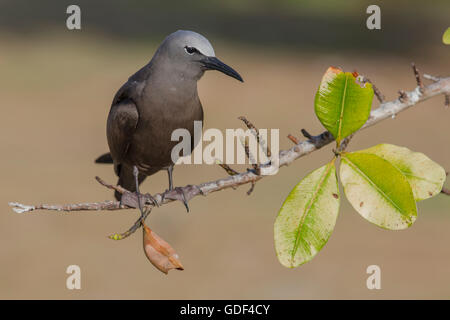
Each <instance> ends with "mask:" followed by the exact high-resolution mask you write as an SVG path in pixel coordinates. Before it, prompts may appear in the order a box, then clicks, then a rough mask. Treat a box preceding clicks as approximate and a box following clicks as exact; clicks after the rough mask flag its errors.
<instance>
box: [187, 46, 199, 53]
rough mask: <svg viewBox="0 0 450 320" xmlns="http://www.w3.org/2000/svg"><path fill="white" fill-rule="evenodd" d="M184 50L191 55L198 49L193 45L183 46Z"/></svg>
mask: <svg viewBox="0 0 450 320" xmlns="http://www.w3.org/2000/svg"><path fill="white" fill-rule="evenodd" d="M184 51H186V52H187V53H188V54H191V55H192V54H194V53H196V52H198V50H197V49H195V48H194V47H188V46H186V47H184Z"/></svg>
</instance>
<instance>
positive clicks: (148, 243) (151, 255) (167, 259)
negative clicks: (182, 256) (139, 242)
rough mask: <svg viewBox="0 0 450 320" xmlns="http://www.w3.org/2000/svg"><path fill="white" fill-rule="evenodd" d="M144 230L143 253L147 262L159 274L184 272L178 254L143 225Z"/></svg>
mask: <svg viewBox="0 0 450 320" xmlns="http://www.w3.org/2000/svg"><path fill="white" fill-rule="evenodd" d="M142 229H143V230H144V232H143V234H144V252H145V255H146V256H147V258H148V260H150V262H151V263H152V264H153V265H154V266H155V267H156V268H157V269H158V270H160V271H161V272H164V273H165V274H167V273H168V272H169V270H172V269H177V270H184V268H183V265H182V264H181V262H180V260H179V257H178V254H177V253H176V252H175V250H174V249H173V248H172V247H171V246H170V244H168V243H167V242H166V241H164V240H163V239H161V238H160V237H159V236H158V235H157V234H156V233H154V232H153V231H152V230H151V229H150V228H149V227H147V226H146V225H145V224H144V225H143V228H142Z"/></svg>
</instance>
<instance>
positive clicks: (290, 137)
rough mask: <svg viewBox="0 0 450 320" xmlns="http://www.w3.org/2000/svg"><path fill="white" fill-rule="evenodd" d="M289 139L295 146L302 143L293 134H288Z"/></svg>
mask: <svg viewBox="0 0 450 320" xmlns="http://www.w3.org/2000/svg"><path fill="white" fill-rule="evenodd" d="M287 137H288V139H289V140H291V141H292V142H293V143H294V144H299V143H300V141H299V140H298V139H297V137H294V136H293V135H292V134H288V136H287Z"/></svg>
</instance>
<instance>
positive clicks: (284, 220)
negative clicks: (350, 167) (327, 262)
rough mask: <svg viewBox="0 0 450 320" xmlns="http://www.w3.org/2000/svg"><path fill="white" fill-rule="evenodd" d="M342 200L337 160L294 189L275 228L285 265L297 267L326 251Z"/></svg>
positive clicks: (281, 257) (278, 250)
mask: <svg viewBox="0 0 450 320" xmlns="http://www.w3.org/2000/svg"><path fill="white" fill-rule="evenodd" d="M339 200H340V196H339V188H338V184H337V178H336V167H335V165H334V160H333V161H332V162H330V163H329V164H327V165H324V166H322V167H320V168H319V169H316V170H314V171H313V172H311V173H310V174H308V175H307V176H306V177H305V178H303V180H301V181H300V182H299V184H297V185H296V186H295V187H294V189H292V191H291V193H290V194H289V195H288V197H287V198H286V200H285V201H284V203H283V206H282V207H281V209H280V212H279V213H278V216H277V219H276V221H275V226H274V231H275V232H274V238H275V249H276V252H277V256H278V260H279V261H280V263H281V264H282V265H283V266H285V267H288V268H294V267H297V266H299V265H301V264H303V263H305V262H308V261H309V260H311V259H312V258H313V257H314V256H315V255H316V254H317V252H319V251H320V250H321V249H322V247H323V246H324V245H325V243H326V242H327V241H328V238H329V237H330V235H331V232H332V231H333V229H334V225H335V224H336V219H337V215H338V212H339Z"/></svg>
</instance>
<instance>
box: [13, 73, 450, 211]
mask: <svg viewBox="0 0 450 320" xmlns="http://www.w3.org/2000/svg"><path fill="white" fill-rule="evenodd" d="M427 78H428V77H427ZM432 80H433V81H434V82H433V83H432V84H430V85H428V86H422V87H419V86H418V87H416V88H415V89H414V90H412V91H409V92H404V94H402V97H400V98H398V99H396V100H393V101H389V102H384V103H382V104H381V105H380V107H379V108H377V109H375V110H373V111H372V112H371V114H370V117H369V119H368V120H367V122H366V123H365V125H364V126H363V127H362V128H361V129H364V128H368V127H370V126H373V125H375V124H376V123H378V122H380V121H383V120H385V119H388V118H394V117H395V116H396V115H397V114H398V113H400V112H402V111H404V110H406V109H408V108H410V107H412V106H414V105H416V104H418V103H420V102H422V101H425V100H427V99H429V98H432V97H434V96H437V95H444V96H448V95H450V77H447V78H437V77H434V78H433V79H432ZM291 140H292V139H291ZM332 141H334V138H333V136H332V135H331V134H330V133H329V132H328V131H325V132H323V133H321V134H319V135H317V136H310V138H309V139H308V140H304V141H299V142H298V143H297V144H296V145H295V146H293V147H292V148H290V149H287V150H282V151H280V153H279V167H280V168H281V167H284V166H287V165H289V164H290V163H291V162H293V161H295V160H297V159H299V158H301V157H304V156H306V155H308V154H310V153H311V152H314V151H316V150H318V149H320V148H322V147H324V146H326V145H328V144H329V143H331V142H332ZM260 169H261V170H262V174H261V175H258V174H257V173H256V172H255V171H254V170H248V171H247V172H244V173H237V174H233V175H229V176H227V177H225V178H222V179H218V180H215V181H209V182H204V183H201V184H198V185H187V186H185V187H182V188H178V190H173V191H171V192H167V193H165V194H164V192H162V193H158V194H156V195H154V196H153V197H154V199H155V200H156V202H157V204H158V205H159V206H161V205H164V204H167V203H169V202H172V201H174V200H177V199H178V198H179V191H180V189H181V190H182V191H183V193H184V195H185V197H186V200H187V201H189V200H190V199H192V198H194V197H196V196H198V195H203V196H206V195H208V194H210V193H213V192H217V191H220V190H224V189H227V188H235V187H238V186H240V185H243V184H247V183H251V184H253V185H254V184H255V183H256V182H257V181H259V180H261V179H263V178H264V177H265V175H264V172H267V170H270V169H271V168H270V165H261V166H260ZM97 180H98V181H99V182H100V183H101V184H102V185H104V186H106V187H108V188H112V189H115V190H120V191H119V192H121V193H124V192H128V191H127V190H125V189H123V188H120V187H117V186H112V185H109V184H107V183H105V182H103V181H102V180H101V179H99V178H97ZM163 195H164V196H163ZM9 205H10V206H11V207H12V209H13V210H14V211H15V212H17V213H24V212H31V211H35V210H56V211H68V212H70V211H98V210H121V209H130V207H128V206H124V205H121V204H120V202H118V201H104V202H94V203H79V204H65V205H48V204H41V205H34V206H33V205H32V206H30V205H24V204H21V203H17V202H10V203H9ZM145 205H146V206H148V207H153V206H154V204H153V203H152V202H151V201H149V200H148V201H147V202H146V204H145Z"/></svg>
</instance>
